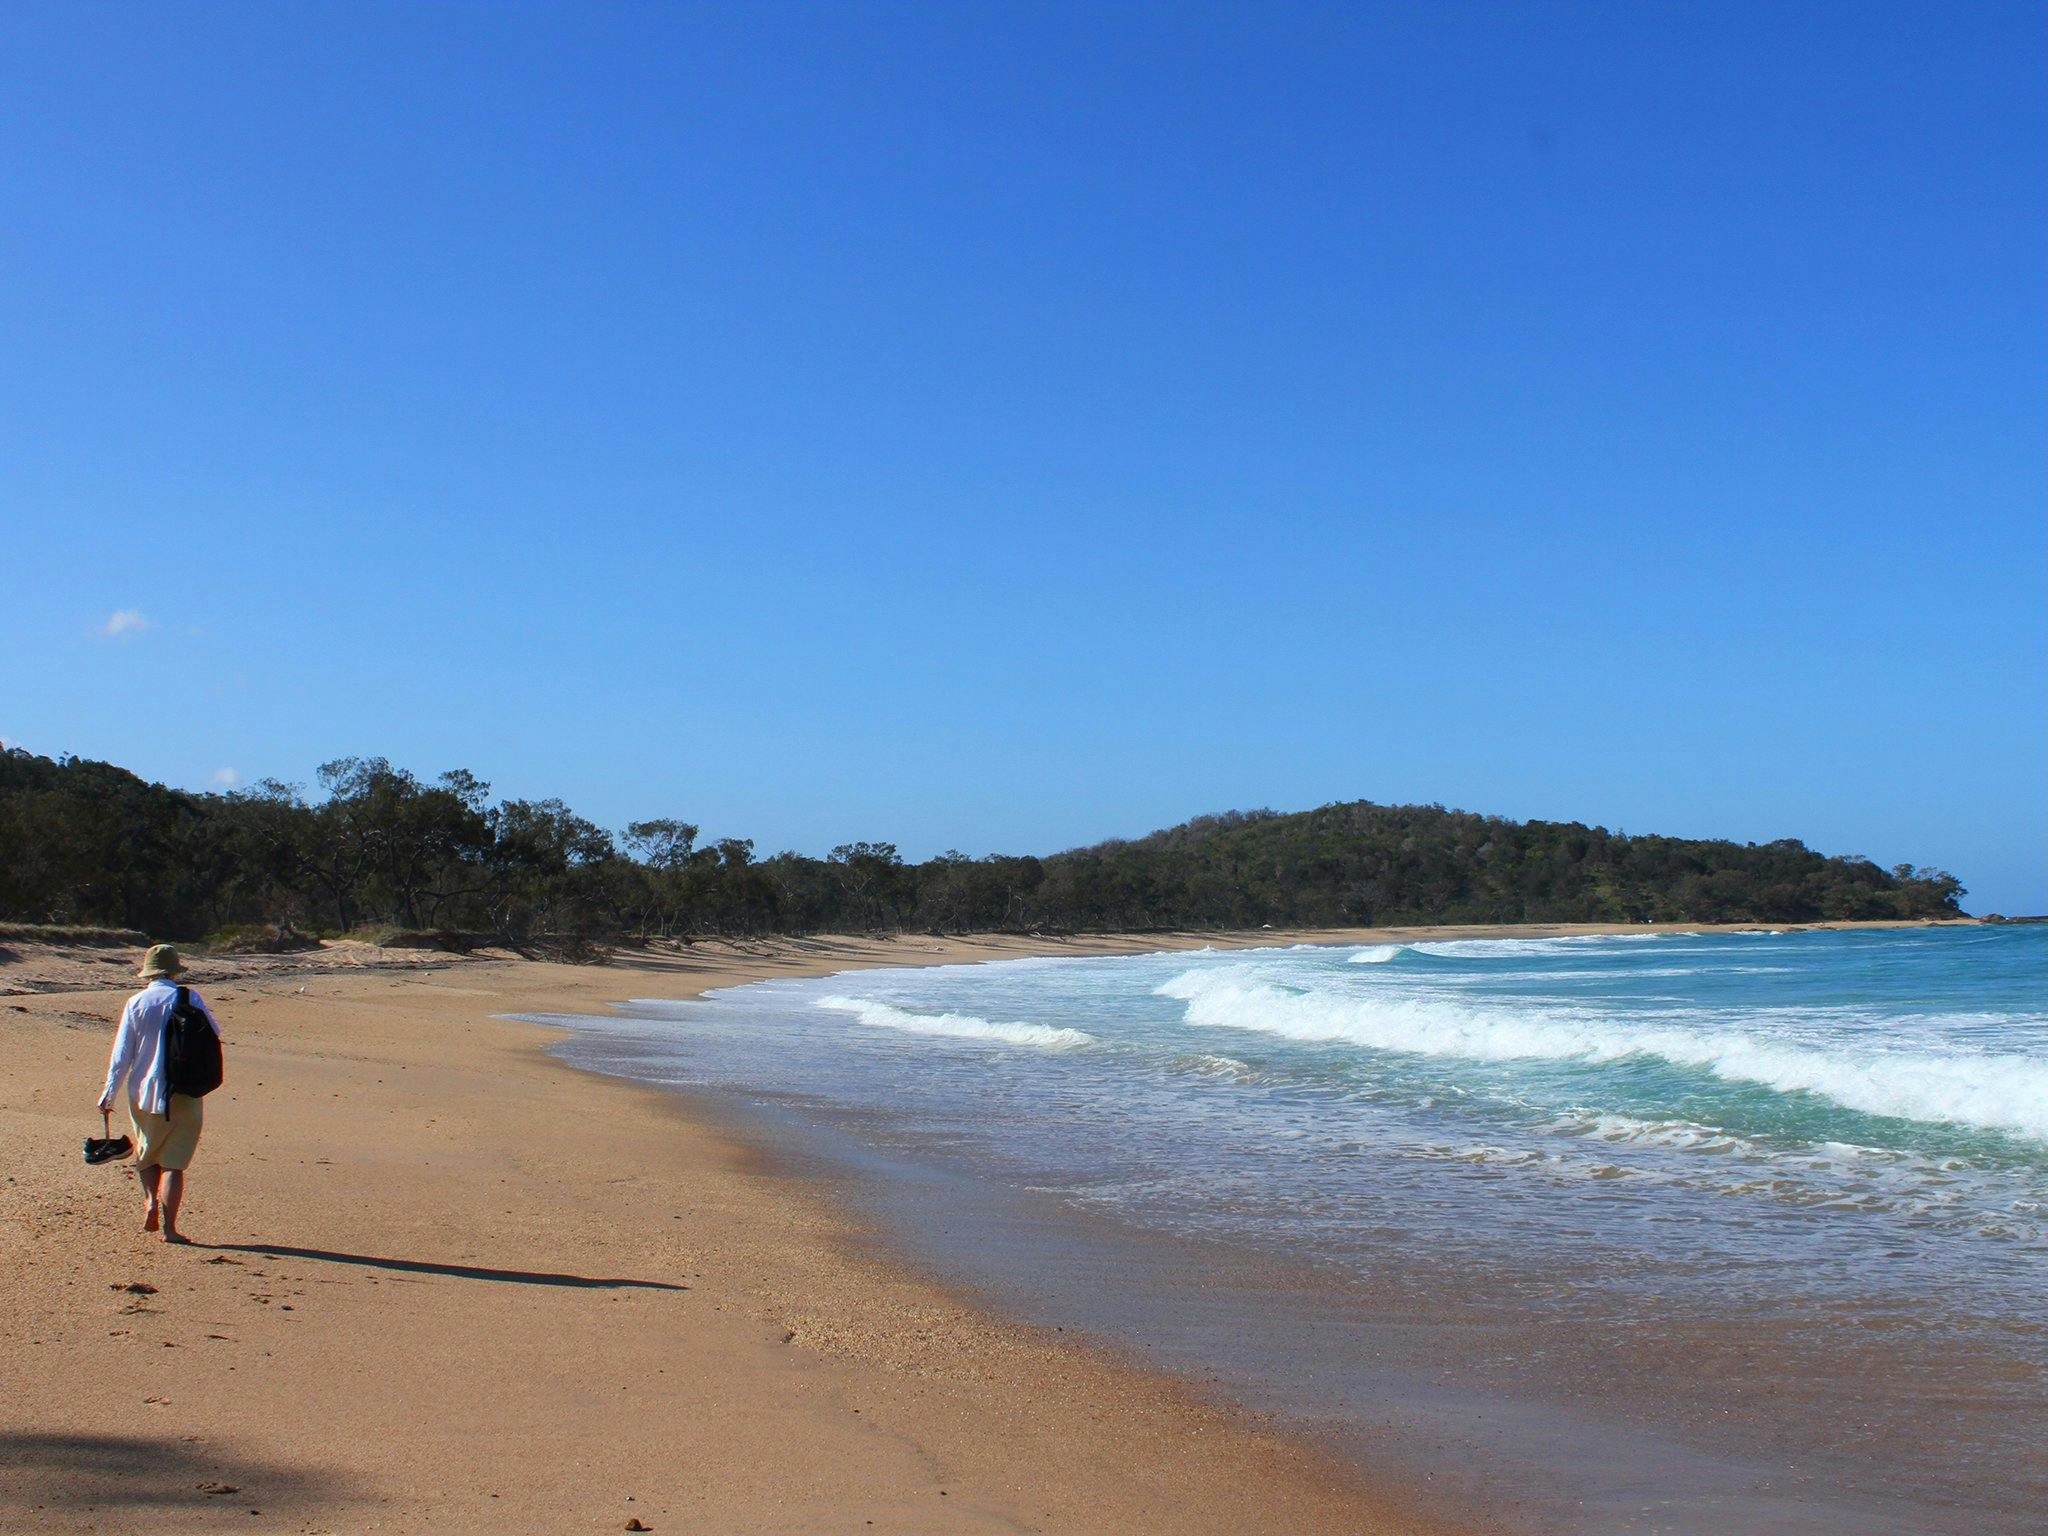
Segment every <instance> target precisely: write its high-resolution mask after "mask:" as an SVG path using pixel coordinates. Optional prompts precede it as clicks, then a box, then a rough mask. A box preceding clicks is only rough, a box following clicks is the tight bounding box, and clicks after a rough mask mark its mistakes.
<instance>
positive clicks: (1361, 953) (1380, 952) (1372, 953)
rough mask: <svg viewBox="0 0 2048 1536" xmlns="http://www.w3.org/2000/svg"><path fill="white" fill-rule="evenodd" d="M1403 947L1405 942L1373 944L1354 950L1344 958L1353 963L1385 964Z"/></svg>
mask: <svg viewBox="0 0 2048 1536" xmlns="http://www.w3.org/2000/svg"><path fill="white" fill-rule="evenodd" d="M1405 948H1407V946H1406V945H1405V944H1373V945H1370V946H1368V947H1367V948H1365V949H1360V950H1354V951H1352V953H1350V954H1348V955H1346V956H1345V957H1344V958H1345V959H1346V960H1348V961H1349V962H1350V963H1351V964H1353V965H1385V964H1386V963H1387V962H1388V961H1389V960H1391V959H1393V958H1394V956H1396V955H1398V954H1400V953H1401V951H1402V950H1403V949H1405Z"/></svg>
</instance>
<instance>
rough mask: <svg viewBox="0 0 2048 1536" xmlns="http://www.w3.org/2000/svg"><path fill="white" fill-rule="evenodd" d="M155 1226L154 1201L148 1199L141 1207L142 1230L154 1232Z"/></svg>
mask: <svg viewBox="0 0 2048 1536" xmlns="http://www.w3.org/2000/svg"><path fill="white" fill-rule="evenodd" d="M156 1228H157V1214H156V1202H155V1201H154V1200H152V1201H150V1202H149V1204H147V1205H145V1206H144V1207H143V1208H142V1230H143V1231H145V1232H154V1231H155V1230H156Z"/></svg>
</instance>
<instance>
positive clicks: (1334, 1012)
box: [1156, 965, 2048, 1140]
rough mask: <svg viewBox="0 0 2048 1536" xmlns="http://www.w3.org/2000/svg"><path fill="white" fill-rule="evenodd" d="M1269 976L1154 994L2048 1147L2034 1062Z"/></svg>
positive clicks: (1217, 1008)
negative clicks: (1654, 1066)
mask: <svg viewBox="0 0 2048 1536" xmlns="http://www.w3.org/2000/svg"><path fill="white" fill-rule="evenodd" d="M1265 977H1266V973H1264V972H1262V971H1260V970H1259V968H1258V967H1256V966H1249V965H1243V966H1220V967H1213V966H1212V967H1205V968H1203V969H1201V970H1192V971H1186V972H1183V973H1182V974H1181V975H1178V976H1176V977H1174V978H1172V979H1171V980H1170V981H1168V982H1166V983H1165V984H1163V985H1162V986H1160V987H1159V988H1157V989H1156V990H1157V994H1158V995H1159V996H1162V997H1171V998H1177V999H1179V1000H1180V1001H1181V1002H1182V1003H1184V1004H1185V1005H1186V1006H1185V1009H1184V1013H1183V1017H1184V1020H1185V1022H1186V1023H1188V1024H1191V1025H1197V1026H1201V1027H1206V1028H1221V1029H1241V1030H1253V1031H1257V1032H1259V1033H1261V1034H1267V1035H1275V1036H1279V1037H1281V1038H1283V1039H1289V1040H1298V1041H1303V1042H1307V1043H1315V1044H1331V1045H1354V1046H1363V1047H1365V1048H1367V1049H1370V1050H1377V1051H1397V1052H1403V1053H1406V1054H1409V1055H1419V1056H1436V1057H1454V1058H1459V1059H1463V1060H1467V1061H1482V1062H1504V1061H1515V1060H1549V1061H1580V1062H1586V1063H1589V1064H1596V1065H1597V1064H1603V1063H1607V1062H1616V1061H1622V1060H1625V1059H1628V1058H1632V1057H1633V1058H1644V1057H1657V1058H1662V1059H1663V1060H1665V1061H1668V1062H1671V1063H1673V1064H1675V1065H1678V1066H1683V1067H1694V1068H1699V1069H1702V1070H1705V1071H1708V1072H1711V1073H1713V1074H1714V1075H1715V1076H1716V1077H1720V1078H1723V1079H1726V1080H1728V1081H1732V1082H1747V1083H1756V1084H1760V1085H1762V1086H1764V1087H1766V1088H1770V1089H1773V1090H1775V1091H1777V1092H1780V1093H1799V1092H1805V1093H1813V1094H1817V1095H1820V1096H1822V1097H1824V1098H1827V1099H1831V1100H1833V1101H1834V1102H1835V1103H1837V1104H1841V1105H1843V1106H1845V1107H1847V1108H1850V1109H1856V1110H1861V1111H1863V1112H1864V1113H1866V1114H1874V1115H1891V1116H1898V1117H1901V1118H1905V1119H1911V1120H1925V1121H1946V1122H1950V1123H1953V1124H1959V1125H1967V1126H1976V1127H1981V1128H1985V1129H1992V1130H2003V1131H2016V1132H2019V1133H2021V1134H2023V1135H2027V1136H2032V1137H2038V1138H2041V1139H2043V1140H2048V1061H2042V1060H2040V1059H2037V1058H2033V1057H2028V1056H2020V1055H2014V1054H1989V1053H1985V1054H1970V1053H1955V1054H1943V1055H1937V1054H1932V1053H1929V1052H1924V1051H1910V1050H1877V1049H1871V1048H1869V1047H1867V1046H1866V1047H1844V1048H1840V1049H1819V1048H1816V1047H1814V1046H1811V1045H1803V1044H1795V1043H1788V1042H1779V1041H1772V1040H1767V1039H1763V1038H1760V1037H1758V1036H1756V1035H1754V1034H1751V1033H1748V1032H1745V1031H1743V1030H1739V1029H1728V1028H1721V1027H1710V1028H1687V1027H1683V1026H1681V1025H1678V1024H1669V1023H1667V1024H1655V1023H1646V1022H1639V1021H1633V1020H1626V1019H1621V1018H1616V1017H1613V1016H1611V1015H1608V1016H1603V1015H1599V1014H1593V1013H1589V1012H1583V1011H1575V1010H1571V1009H1566V1008H1562V1007H1550V1006H1544V1005H1535V1004H1527V1003H1516V1002H1509V1001H1502V1002H1499V1003H1495V1004H1476V1003H1468V1002H1466V1001H1463V1000H1452V999H1448V998H1443V997H1436V996H1423V995H1407V996H1387V995H1385V994H1384V993H1379V992H1369V993H1368V992H1362V991H1361V990H1359V989H1358V988H1357V987H1356V986H1346V987H1336V986H1316V987H1310V988H1308V989H1307V990H1301V991H1296V990H1291V989H1288V988H1285V987H1281V986H1276V985H1273V984H1272V983H1271V982H1270V981H1269V980H1267V979H1265Z"/></svg>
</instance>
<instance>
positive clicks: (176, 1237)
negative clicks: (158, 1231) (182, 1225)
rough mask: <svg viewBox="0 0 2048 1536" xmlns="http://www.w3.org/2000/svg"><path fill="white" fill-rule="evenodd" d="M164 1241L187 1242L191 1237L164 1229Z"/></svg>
mask: <svg viewBox="0 0 2048 1536" xmlns="http://www.w3.org/2000/svg"><path fill="white" fill-rule="evenodd" d="M164 1241H165V1242H167V1243H189V1242H191V1241H192V1239H191V1238H189V1237H187V1236H186V1235H185V1234H184V1233H182V1232H172V1231H169V1230H166V1231H165V1233H164Z"/></svg>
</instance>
